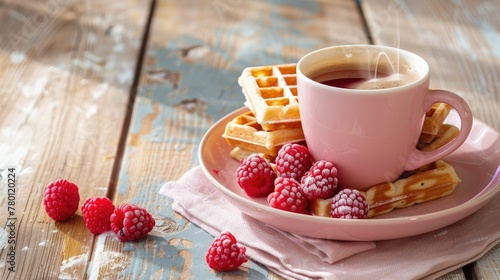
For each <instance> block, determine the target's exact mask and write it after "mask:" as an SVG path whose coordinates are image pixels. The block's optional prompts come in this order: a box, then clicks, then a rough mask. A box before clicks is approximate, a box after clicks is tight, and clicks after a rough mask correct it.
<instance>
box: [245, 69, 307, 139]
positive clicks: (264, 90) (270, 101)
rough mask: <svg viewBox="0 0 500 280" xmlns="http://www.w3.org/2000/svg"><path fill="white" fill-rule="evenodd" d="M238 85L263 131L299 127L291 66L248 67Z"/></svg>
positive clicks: (295, 89)
mask: <svg viewBox="0 0 500 280" xmlns="http://www.w3.org/2000/svg"><path fill="white" fill-rule="evenodd" d="M238 82H239V84H240V85H241V87H242V89H243V93H244V94H245V97H246V99H247V101H248V104H247V106H248V107H249V108H250V110H252V111H253V112H254V113H255V116H256V120H257V122H258V123H259V124H260V125H261V126H262V127H263V129H264V130H276V129H283V128H298V127H301V123H300V114H299V104H298V97H297V75H296V64H295V63H293V64H280V65H269V66H260V67H248V68H245V69H244V70H243V73H242V74H241V76H240V77H239V79H238Z"/></svg>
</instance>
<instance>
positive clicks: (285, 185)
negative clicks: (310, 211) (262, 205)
mask: <svg viewBox="0 0 500 280" xmlns="http://www.w3.org/2000/svg"><path fill="white" fill-rule="evenodd" d="M274 185H275V189H274V192H272V193H270V194H269V196H268V197H267V202H268V203H269V206H271V207H273V208H277V209H281V210H285V211H289V212H295V213H304V212H305V211H306V209H307V198H306V197H305V196H304V195H303V194H302V193H301V192H300V184H299V182H297V181H296V180H295V179H292V178H283V177H278V178H276V180H275V182H274Z"/></svg>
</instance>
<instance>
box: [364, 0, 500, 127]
mask: <svg viewBox="0 0 500 280" xmlns="http://www.w3.org/2000/svg"><path fill="white" fill-rule="evenodd" d="M363 10H364V14H365V17H366V19H367V22H368V26H369V29H370V32H371V36H372V38H373V40H374V43H376V44H383V45H390V46H398V47H401V48H403V49H407V50H409V51H412V52H415V53H417V54H419V55H420V56H422V57H423V58H425V59H426V60H427V61H428V62H429V64H430V66H431V69H432V74H431V75H432V78H431V86H432V87H434V88H443V89H447V90H451V91H455V92H456V93H458V94H460V95H461V96H462V97H464V98H465V99H466V100H467V101H468V103H469V104H470V106H471V108H472V111H473V113H474V117H476V118H477V119H479V120H482V121H484V122H486V123H488V124H489V125H491V126H492V127H493V128H495V129H496V130H497V131H500V109H499V108H500V70H499V69H500V51H499V47H498V45H499V43H500V29H499V26H500V18H499V17H498V13H499V12H500V5H499V3H498V2H495V1H488V0H482V1H452V2H450V1H443V0H439V1H430V0H429V1H393V0H385V1H371V0H369V1H363Z"/></svg>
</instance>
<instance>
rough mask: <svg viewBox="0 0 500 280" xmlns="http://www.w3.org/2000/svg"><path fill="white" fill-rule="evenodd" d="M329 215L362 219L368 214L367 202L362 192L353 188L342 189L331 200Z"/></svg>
mask: <svg viewBox="0 0 500 280" xmlns="http://www.w3.org/2000/svg"><path fill="white" fill-rule="evenodd" d="M330 215H331V216H332V217H334V218H341V219H364V218H366V217H367V215H368V203H367V202H366V197H365V195H364V193H362V192H360V191H358V190H355V189H343V190H341V191H340V192H339V193H337V194H336V195H335V196H334V197H333V200H332V207H331V209H330Z"/></svg>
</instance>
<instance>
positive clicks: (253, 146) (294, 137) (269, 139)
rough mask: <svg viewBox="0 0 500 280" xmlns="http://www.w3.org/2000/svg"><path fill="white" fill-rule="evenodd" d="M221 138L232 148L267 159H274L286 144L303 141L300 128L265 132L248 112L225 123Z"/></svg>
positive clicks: (251, 113)
mask: <svg viewBox="0 0 500 280" xmlns="http://www.w3.org/2000/svg"><path fill="white" fill-rule="evenodd" d="M222 137H223V138H224V139H226V141H227V142H228V143H229V145H231V146H233V147H239V148H241V149H243V150H244V151H248V152H251V153H261V154H264V155H266V156H267V157H268V158H274V157H276V155H277V154H278V151H279V149H280V148H281V146H283V145H284V144H286V143H300V142H303V141H305V138H304V133H303V131H302V128H291V129H278V130H272V131H265V130H264V129H263V128H262V126H261V125H260V124H259V123H258V122H257V121H256V119H255V115H254V114H253V112H250V111H249V112H246V113H243V114H241V115H238V116H237V117H235V118H234V119H233V120H232V121H230V122H229V123H227V124H226V129H225V131H224V134H223V135H222Z"/></svg>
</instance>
